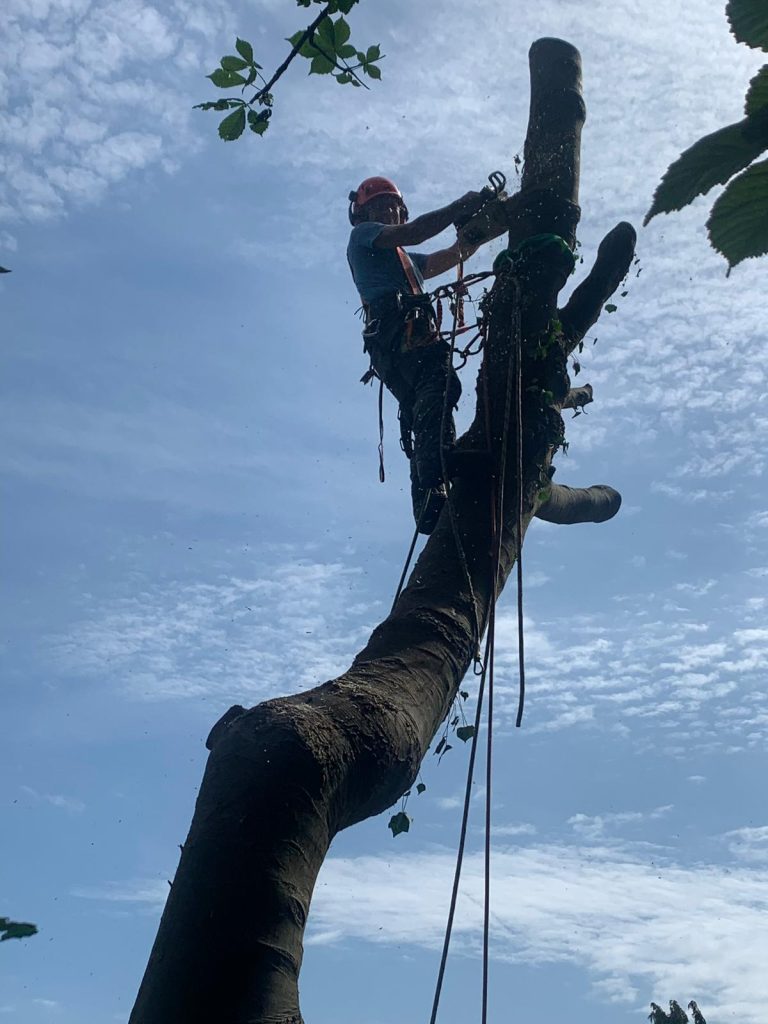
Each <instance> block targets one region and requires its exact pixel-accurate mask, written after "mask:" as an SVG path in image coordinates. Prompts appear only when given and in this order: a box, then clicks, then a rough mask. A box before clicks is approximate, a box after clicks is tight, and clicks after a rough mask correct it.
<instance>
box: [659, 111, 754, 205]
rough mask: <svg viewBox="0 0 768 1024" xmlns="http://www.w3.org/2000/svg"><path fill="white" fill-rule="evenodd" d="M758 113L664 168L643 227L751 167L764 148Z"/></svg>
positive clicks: (706, 138) (722, 130) (701, 141)
mask: <svg viewBox="0 0 768 1024" xmlns="http://www.w3.org/2000/svg"><path fill="white" fill-rule="evenodd" d="M762 120H763V114H762V111H761V112H759V113H758V114H753V115H751V116H750V117H746V118H744V120H743V121H738V122H737V123H736V124H729V125H728V126H727V127H725V128H720V129H719V130H718V131H716V132H712V134H711V135H705V136H704V138H703V139H699V141H698V142H695V143H694V144H693V145H692V146H691V148H690V149H687V150H686V151H685V152H684V153H683V154H682V156H680V157H678V159H677V160H675V162H674V163H673V164H670V166H669V167H668V168H667V170H666V172H665V174H664V177H663V178H662V179H661V182H660V184H659V186H658V188H657V189H656V192H655V194H654V197H653V203H652V204H651V208H650V210H649V211H648V213H646V215H645V220H644V221H643V223H644V224H647V223H648V221H649V220H650V219H651V218H652V217H655V216H656V214H657V213H669V212H671V211H672V210H682V208H683V207H684V206H687V205H688V203H690V202H691V200H693V199H695V197H696V196H698V195H703V194H704V193H705V192H709V190H710V189H711V188H712V187H713V186H714V185H722V184H724V183H725V182H726V181H728V179H729V178H731V177H733V175H734V174H736V173H737V172H738V171H740V170H742V169H743V168H744V167H746V166H747V165H748V164H750V163H752V161H753V160H754V159H755V157H757V156H759V155H760V153H762V151H763V149H765V147H766V145H768V138H767V137H766V132H765V128H764V126H763V124H762V123H761V122H762Z"/></svg>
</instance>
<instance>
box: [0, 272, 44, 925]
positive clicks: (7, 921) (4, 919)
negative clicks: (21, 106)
mask: <svg viewBox="0 0 768 1024" xmlns="http://www.w3.org/2000/svg"><path fill="white" fill-rule="evenodd" d="M6 273H8V271H6ZM31 935H37V925H34V924H29V923H28V922H26V921H11V920H10V918H8V917H0V942H5V941H6V940H7V939H28V938H29V937H30V936H31Z"/></svg>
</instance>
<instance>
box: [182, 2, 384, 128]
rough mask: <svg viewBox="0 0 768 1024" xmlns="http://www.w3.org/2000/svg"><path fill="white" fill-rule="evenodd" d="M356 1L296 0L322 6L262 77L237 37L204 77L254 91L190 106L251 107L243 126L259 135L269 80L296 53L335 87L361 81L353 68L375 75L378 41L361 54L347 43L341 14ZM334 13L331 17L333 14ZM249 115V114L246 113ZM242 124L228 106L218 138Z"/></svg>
mask: <svg viewBox="0 0 768 1024" xmlns="http://www.w3.org/2000/svg"><path fill="white" fill-rule="evenodd" d="M358 2H359V0H297V3H298V6H299V7H307V8H308V7H311V6H312V4H313V3H314V4H318V5H321V6H322V8H323V9H322V11H321V12H320V14H318V16H317V17H316V18H315V19H314V21H313V22H312V23H311V24H310V25H309V26H307V28H305V29H301V30H299V31H298V32H294V34H293V35H292V36H289V37H288V39H287V42H289V43H290V44H291V52H290V53H289V54H288V56H287V58H286V59H285V60H284V61H283V63H282V64H281V65H280V67H279V68H278V69H277V71H275V73H274V74H273V75H272V77H271V78H270V79H269V80H267V79H266V78H265V77H264V75H263V74H262V70H263V69H262V66H261V64H258V63H257V62H256V60H255V59H254V54H253V46H252V45H251V43H249V42H248V40H247V39H240V38H238V39H237V40H236V42H235V49H236V50H237V54H227V55H226V56H224V57H222V58H221V61H220V62H219V63H220V65H221V66H220V67H218V68H216V70H215V71H213V72H212V73H211V74H210V75H208V76H207V77H208V78H210V80H211V81H212V82H213V84H214V85H215V86H216V87H217V88H219V89H234V88H241V92H244V91H245V89H247V88H248V87H249V86H254V87H255V89H256V92H255V93H254V95H253V96H252V97H251V98H250V99H248V100H245V99H242V100H240V99H232V98H229V99H227V100H215V101H213V102H207V103H197V104H195V109H196V110H229V109H232V108H251V110H249V111H248V116H247V124H248V127H249V128H250V129H251V131H252V132H254V133H255V134H256V135H263V134H264V132H265V131H266V130H267V128H268V127H269V119H270V116H271V109H272V103H273V97H272V92H271V91H270V90H271V89H272V87H273V86H274V84H275V83H276V82H277V81H278V79H279V78H281V77H282V75H283V74H284V72H285V71H286V70H287V68H288V66H289V64H291V62H292V61H293V60H294V59H295V58H296V57H303V58H304V59H305V60H308V61H309V74H310V75H331V76H332V77H333V78H335V79H336V81H337V82H338V83H339V85H353V86H355V87H356V88H360V86H365V88H368V86H366V85H365V82H364V81H363V79H362V78H361V77H360V75H359V74H358V72H361V73H362V74H363V75H367V76H368V77H369V78H373V79H379V78H381V69H380V68H379V66H378V63H377V62H378V61H380V60H381V59H382V54H381V49H380V47H379V46H378V45H376V46H369V47H368V49H367V50H366V51H365V52H363V51H362V50H358V49H357V48H356V47H355V46H353V44H352V43H351V42H350V41H349V39H350V35H351V34H352V31H351V29H350V27H349V23H348V22H347V20H346V19H345V17H344V15H345V14H349V12H350V11H351V10H352V8H353V7H354V6H355V4H356V3H358ZM334 16H336V17H334ZM254 105H258V106H261V107H266V108H268V110H262V111H261V112H260V113H254V112H253V110H252V108H253V107H254ZM251 113H254V116H253V117H252V116H251ZM245 125H246V115H245V113H242V112H240V111H238V110H237V109H235V110H234V113H231V114H228V115H227V117H225V118H224V120H223V121H222V122H221V123H220V124H219V136H220V138H222V139H224V140H225V141H226V142H231V141H233V140H234V139H239V138H240V136H241V135H242V134H243V131H244V130H245Z"/></svg>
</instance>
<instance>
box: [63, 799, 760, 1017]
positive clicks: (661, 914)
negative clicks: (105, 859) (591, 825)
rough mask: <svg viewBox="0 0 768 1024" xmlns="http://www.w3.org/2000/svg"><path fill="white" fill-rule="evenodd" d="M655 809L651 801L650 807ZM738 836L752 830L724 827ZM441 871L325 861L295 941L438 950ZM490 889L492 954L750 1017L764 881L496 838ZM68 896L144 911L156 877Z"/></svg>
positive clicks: (469, 921)
mask: <svg viewBox="0 0 768 1024" xmlns="http://www.w3.org/2000/svg"><path fill="white" fill-rule="evenodd" d="M666 810H667V808H657V812H658V814H659V815H660V814H662V813H665V812H666ZM743 831H758V830H737V831H736V832H734V833H729V834H728V835H729V836H731V835H733V836H739V835H740V834H741V833H742V832H743ZM762 831H764V830H762ZM454 866H455V854H454V853H453V852H451V851H445V852H443V851H433V852H420V853H401V854H400V855H398V856H396V857H393V856H391V855H388V856H387V857H379V856H364V857H356V858H340V857H330V858H328V859H327V860H326V862H325V864H324V866H323V868H322V870H321V872H320V875H319V878H318V883H317V887H316V890H315V894H314V897H313V901H312V910H311V913H310V919H309V927H308V932H307V938H306V945H307V946H311V945H313V944H314V945H329V944H333V943H337V944H338V943H345V942H360V941H361V940H362V941H367V942H370V943H372V944H374V945H378V946H387V945H397V946H398V947H401V946H404V945H405V946H407V945H411V946H416V947H421V948H425V949H429V950H435V949H438V948H440V945H441V943H442V939H443V934H444V928H445V912H446V907H447V903H448V898H449V894H450V886H451V879H452V876H453V871H454ZM483 872H484V867H483V855H482V853H481V852H469V853H468V854H467V856H466V857H465V860H464V869H463V873H462V885H461V891H460V896H459V903H458V910H457V915H456V921H455V925H454V933H453V945H454V948H455V949H456V948H458V949H460V950H462V951H463V952H464V953H465V954H467V955H478V953H479V949H480V942H481V928H482V905H483V900H482V892H483ZM491 885H492V908H493V909H492V918H491V956H492V957H493V958H495V959H498V960H507V961H511V962H514V963H517V964H520V965H529V966H542V965H544V964H568V965H570V966H572V967H576V968H579V969H581V970H584V971H586V972H587V975H588V977H589V978H590V979H591V980H592V982H593V985H594V991H595V995H596V997H597V998H599V999H604V1000H606V1001H607V1002H620V1003H624V1004H625V1005H626V1008H627V1009H628V1010H636V1009H637V1005H638V1002H639V1003H641V1004H642V1003H644V1004H645V1005H647V1003H648V1002H649V1001H650V1000H651V999H655V1000H656V1001H657V1002H665V1001H666V1000H667V999H668V998H669V994H670V993H679V994H685V996H686V998H688V997H695V998H696V999H697V1001H698V1002H699V1003H700V1005H701V1006H702V1007H704V1008H706V1010H707V1013H708V1015H711V1018H712V1019H713V1020H716V1019H718V1016H719V1017H724V1016H725V1014H726V1013H732V1012H737V1008H738V1012H739V1019H740V1020H741V1021H743V1022H744V1024H763V1021H762V1017H761V1016H760V1014H761V1006H763V1005H765V1001H766V999H767V998H768V978H766V974H765V970H764V966H765V962H766V958H768V930H766V928H765V922H764V906H765V903H766V901H767V900H768V882H766V879H765V876H764V873H763V872H762V871H758V870H751V869H747V868H743V867H733V866H716V865H706V864H698V865H694V866H690V867H685V866H682V865H680V864H676V863H673V862H670V861H669V860H668V859H666V858H664V857H663V856H660V854H659V852H658V851H656V850H654V851H653V852H652V853H645V854H639V855H635V854H632V853H630V852H628V851H627V850H626V849H615V848H607V847H605V846H600V845H589V846H581V847H580V846H574V847H571V846H559V845H537V846H536V845H534V846H524V847H522V846H521V847H516V846H510V847H508V848H506V849H502V850H498V851H497V852H495V853H494V855H493V862H492V882H491ZM73 895H76V896H80V897H82V898H87V899H92V900H104V901H107V902H117V903H128V904H130V903H134V904H137V905H138V906H140V907H144V908H146V910H151V911H152V912H155V913H156V912H159V911H160V909H161V908H162V905H163V903H164V902H165V899H166V896H167V883H166V882H164V881H160V880H157V881H142V880H135V881H132V882H126V883H111V884H108V885H104V886H89V887H81V888H79V889H77V890H75V891H74V893H73ZM352 903H354V908H355V913H354V914H351V913H350V907H351V906H352ZM393 907H396V908H397V912H396V913H395V912H393V909H392V908H393ZM746 935H749V936H750V941H749V942H748V943H745V941H744V936H746Z"/></svg>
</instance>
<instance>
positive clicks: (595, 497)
mask: <svg viewBox="0 0 768 1024" xmlns="http://www.w3.org/2000/svg"><path fill="white" fill-rule="evenodd" d="M620 507H621V495H620V494H619V492H618V491H615V490H614V489H613V487H609V486H608V485H607V484H593V485H592V487H568V486H566V485H565V484H552V489H551V491H550V494H549V498H548V499H547V500H546V501H545V502H544V503H543V504H542V505H539V507H538V508H537V509H536V518H537V519H543V520H544V521H545V522H547V523H558V524H559V525H562V526H568V525H572V524H573V523H604V522H606V521H607V520H608V519H613V517H614V516H615V515H616V513H617V512H618V511H619V508H620Z"/></svg>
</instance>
